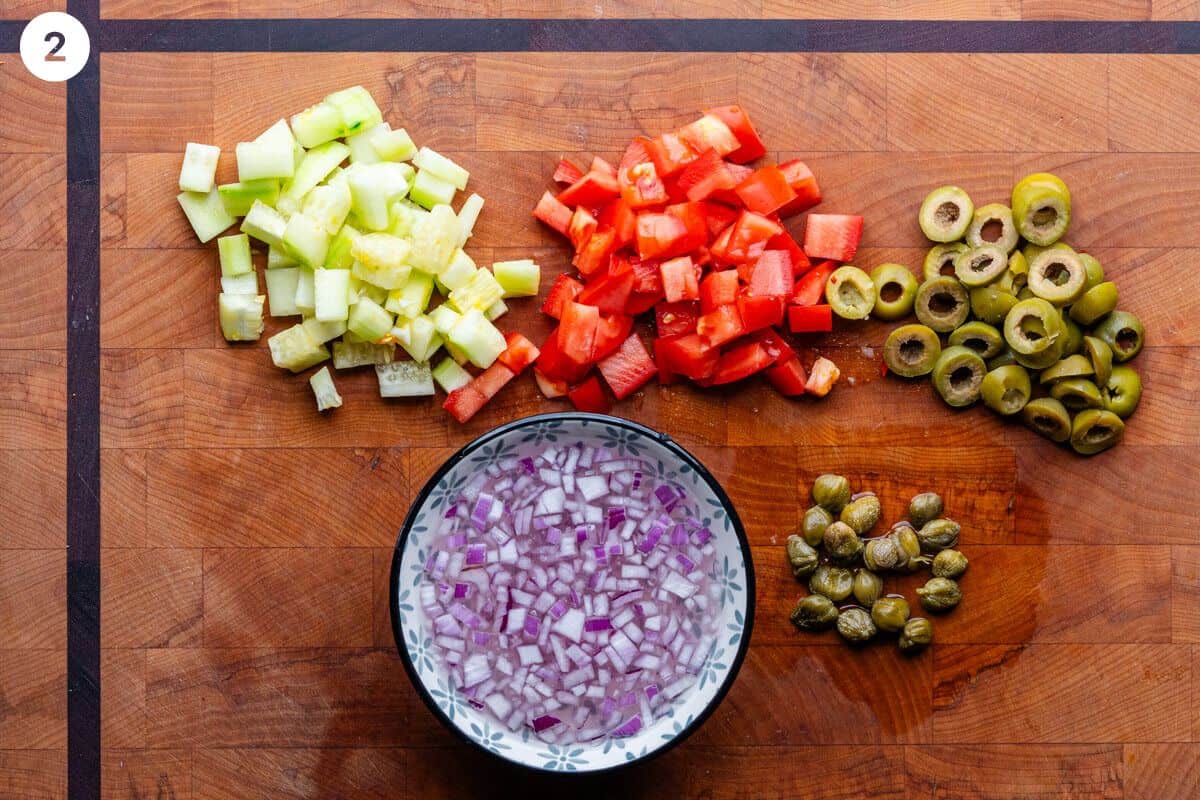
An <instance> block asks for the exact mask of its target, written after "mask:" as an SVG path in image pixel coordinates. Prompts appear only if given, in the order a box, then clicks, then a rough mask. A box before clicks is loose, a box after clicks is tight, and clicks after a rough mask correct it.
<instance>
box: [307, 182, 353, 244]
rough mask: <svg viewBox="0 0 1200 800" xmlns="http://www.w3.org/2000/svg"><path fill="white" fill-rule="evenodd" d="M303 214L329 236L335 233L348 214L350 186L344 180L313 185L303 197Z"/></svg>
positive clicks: (340, 227)
mask: <svg viewBox="0 0 1200 800" xmlns="http://www.w3.org/2000/svg"><path fill="white" fill-rule="evenodd" d="M304 214H305V215H306V216H309V217H312V218H313V219H314V220H315V221H316V222H317V224H318V225H320V226H321V227H322V228H324V229H325V232H326V233H328V234H329V235H330V236H333V235H335V234H337V233H338V231H340V230H341V229H342V226H343V225H344V224H345V223H346V217H347V216H348V215H349V214H350V187H349V186H347V185H346V182H345V181H335V182H333V183H329V184H326V185H323V186H317V187H314V188H313V190H312V191H311V192H309V193H308V196H307V197H305V198H304Z"/></svg>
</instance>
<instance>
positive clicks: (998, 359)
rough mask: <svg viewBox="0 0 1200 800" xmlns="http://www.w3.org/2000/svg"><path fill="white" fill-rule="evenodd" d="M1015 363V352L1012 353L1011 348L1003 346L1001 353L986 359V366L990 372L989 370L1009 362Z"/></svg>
mask: <svg viewBox="0 0 1200 800" xmlns="http://www.w3.org/2000/svg"><path fill="white" fill-rule="evenodd" d="M1016 363H1017V356H1016V354H1015V353H1013V351H1012V350H1010V349H1009V348H1007V347H1006V348H1004V352H1003V353H1001V354H1000V355H998V356H995V357H993V358H989V359H988V362H987V368H988V371H989V372H990V371H991V370H994V369H996V368H997V367H1007V366H1008V365H1009V364H1016Z"/></svg>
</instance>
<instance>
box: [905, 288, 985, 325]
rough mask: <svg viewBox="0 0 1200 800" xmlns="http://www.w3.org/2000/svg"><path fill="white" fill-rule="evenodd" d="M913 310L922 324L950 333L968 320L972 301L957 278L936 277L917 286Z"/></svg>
mask: <svg viewBox="0 0 1200 800" xmlns="http://www.w3.org/2000/svg"><path fill="white" fill-rule="evenodd" d="M913 310H914V311H915V312H916V314H917V319H918V320H919V321H920V322H921V324H923V325H926V326H928V327H929V328H931V329H932V330H934V331H937V332H938V333H949V332H950V331H952V330H954V329H955V328H957V327H958V326H959V325H962V324H963V323H964V322H966V321H967V314H969V313H970V312H971V303H970V300H969V298H968V297H967V290H966V288H965V287H963V285H962V284H961V283H959V282H958V279H957V278H944V277H941V278H934V279H933V280H927V281H925V282H924V283H922V284H921V285H920V286H918V287H917V299H916V302H915V303H914V304H913Z"/></svg>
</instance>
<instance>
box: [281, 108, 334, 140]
mask: <svg viewBox="0 0 1200 800" xmlns="http://www.w3.org/2000/svg"><path fill="white" fill-rule="evenodd" d="M292 133H293V134H295V136H296V141H298V142H300V144H302V145H304V146H305V147H316V146H317V145H319V144H324V143H325V142H329V141H332V140H334V139H336V138H338V137H339V136H341V135H342V133H343V131H342V115H341V113H340V112H339V111H338V110H337V108H335V107H334V106H332V105H330V104H329V103H325V102H320V103H317V104H316V105H315V106H310V107H309V108H306V109H304V110H303V111H301V112H300V113H299V114H296V115H294V116H293V117H292Z"/></svg>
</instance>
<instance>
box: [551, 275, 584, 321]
mask: <svg viewBox="0 0 1200 800" xmlns="http://www.w3.org/2000/svg"><path fill="white" fill-rule="evenodd" d="M582 291H583V284H582V283H580V282H579V281H577V280H575V279H574V278H572V277H571V276H570V275H568V274H567V273H565V272H564V273H561V274H560V275H559V276H558V278H556V279H555V281H554V285H553V286H551V287H550V294H548V295H547V296H546V302H544V303H542V312H543V313H545V314H549V315H550V316H552V317H554V318H555V319H562V314H563V309H564V308H566V306H567V303H569V302H571V301H572V300H574V299H575V298H576V297H578V296H579V293H580V292H582Z"/></svg>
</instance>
